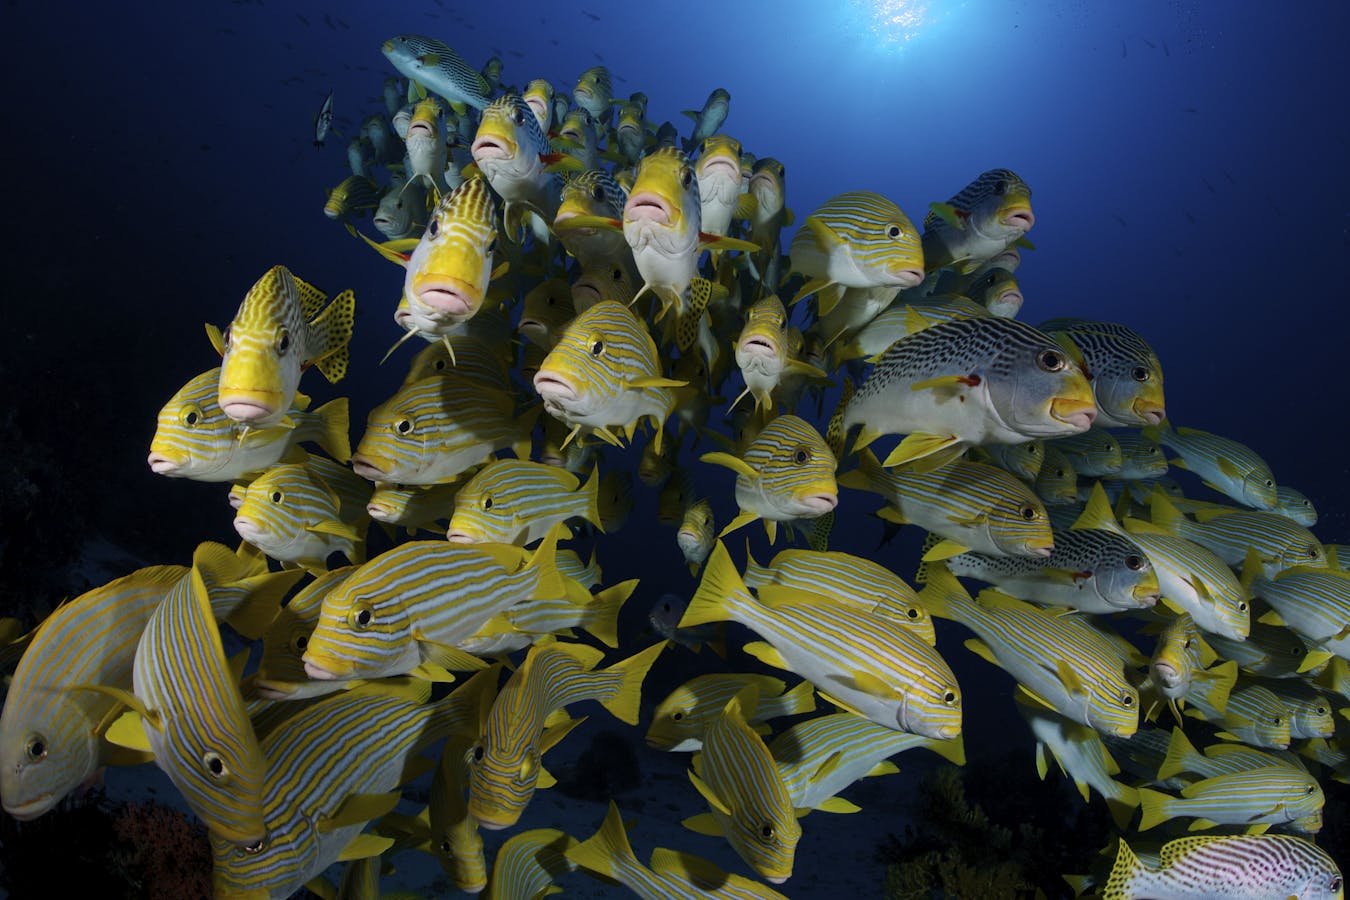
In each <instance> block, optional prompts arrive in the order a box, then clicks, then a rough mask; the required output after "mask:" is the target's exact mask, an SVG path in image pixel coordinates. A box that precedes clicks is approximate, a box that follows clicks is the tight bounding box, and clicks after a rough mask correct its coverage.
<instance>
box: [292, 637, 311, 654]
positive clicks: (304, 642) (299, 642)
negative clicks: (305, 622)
mask: <svg viewBox="0 0 1350 900" xmlns="http://www.w3.org/2000/svg"><path fill="white" fill-rule="evenodd" d="M291 646H292V647H294V648H295V649H296V651H297V652H299V653H304V652H305V648H306V647H308V646H309V635H307V634H304V633H303V632H302V633H300V634H297V635H296V636H295V638H294V639H292V640H291Z"/></svg>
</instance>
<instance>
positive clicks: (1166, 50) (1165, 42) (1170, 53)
mask: <svg viewBox="0 0 1350 900" xmlns="http://www.w3.org/2000/svg"><path fill="white" fill-rule="evenodd" d="M1171 55H1172V51H1171V50H1168V49H1167V41H1166V39H1164V40H1163V56H1171Z"/></svg>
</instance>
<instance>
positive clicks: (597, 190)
mask: <svg viewBox="0 0 1350 900" xmlns="http://www.w3.org/2000/svg"><path fill="white" fill-rule="evenodd" d="M591 198H592V199H594V200H604V199H605V189H604V187H603V186H602V185H599V184H597V185H596V186H595V187H593V188H591Z"/></svg>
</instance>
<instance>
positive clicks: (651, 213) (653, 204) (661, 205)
mask: <svg viewBox="0 0 1350 900" xmlns="http://www.w3.org/2000/svg"><path fill="white" fill-rule="evenodd" d="M623 217H624V219H626V220H628V221H634V222H656V223H659V224H663V225H668V224H670V220H671V218H672V213H671V208H670V204H669V203H668V202H666V199H665V198H664V197H662V196H661V195H660V194H656V193H654V192H652V191H639V192H638V193H636V194H633V195H632V196H630V197H629V198H628V202H627V203H625V204H624V207H623Z"/></svg>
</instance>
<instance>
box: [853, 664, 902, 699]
mask: <svg viewBox="0 0 1350 900" xmlns="http://www.w3.org/2000/svg"><path fill="white" fill-rule="evenodd" d="M849 677H850V678H851V679H852V680H853V688H854V689H855V690H859V691H862V692H863V693H864V694H870V695H871V696H873V697H881V698H885V699H889V700H899V699H902V698H903V697H904V692H903V691H901V690H900V689H899V688H897V687H896V686H895V685H893V684H889V683H887V682H886V681H885V680H884V679H882V678H880V677H878V676H877V675H874V674H872V673H871V672H861V671H859V672H853V673H851V674H850V675H849Z"/></svg>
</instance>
